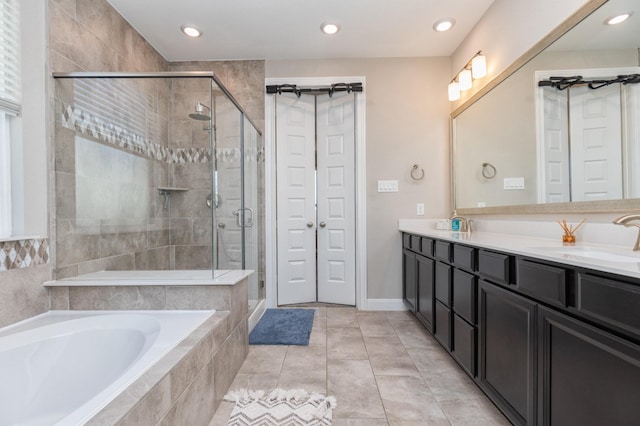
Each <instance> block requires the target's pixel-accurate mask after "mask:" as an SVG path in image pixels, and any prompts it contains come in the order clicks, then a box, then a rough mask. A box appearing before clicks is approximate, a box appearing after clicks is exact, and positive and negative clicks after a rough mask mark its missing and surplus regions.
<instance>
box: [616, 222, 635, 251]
mask: <svg viewBox="0 0 640 426" xmlns="http://www.w3.org/2000/svg"><path fill="white" fill-rule="evenodd" d="M635 220H637V221H640V214H628V215H625V216H620V217H619V218H617V219H615V220H614V221H613V223H614V224H616V225H624V226H627V227H629V226H635V227H637V228H638V239H637V240H636V245H634V246H633V250H634V251H638V250H640V223H632V222H633V221H635Z"/></svg>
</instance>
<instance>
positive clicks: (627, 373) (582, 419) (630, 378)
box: [538, 307, 640, 425]
mask: <svg viewBox="0 0 640 426" xmlns="http://www.w3.org/2000/svg"><path fill="white" fill-rule="evenodd" d="M538 314H539V320H538V321H539V322H538V324H539V330H538V335H539V343H538V344H539V357H540V358H539V360H540V361H539V363H540V388H539V389H540V399H539V401H540V407H539V413H540V419H541V423H542V424H545V425H632V424H638V422H639V421H640V420H639V419H640V402H639V399H638V392H639V391H640V346H638V345H635V344H632V343H630V342H627V341H625V340H623V339H620V338H618V337H616V336H614V335H612V334H610V333H607V332H604V331H602V330H599V329H597V328H595V327H591V326H589V325H587V324H585V323H583V322H581V321H578V320H576V319H573V318H570V317H568V316H566V315H562V314H560V313H557V312H553V311H551V310H549V309H546V308H543V307H540V308H539V311H538Z"/></svg>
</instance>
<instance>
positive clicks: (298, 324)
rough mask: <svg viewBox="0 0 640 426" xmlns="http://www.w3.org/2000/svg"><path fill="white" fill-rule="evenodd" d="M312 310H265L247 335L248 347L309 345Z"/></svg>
mask: <svg viewBox="0 0 640 426" xmlns="http://www.w3.org/2000/svg"><path fill="white" fill-rule="evenodd" d="M314 312H315V311H314V310H313V309H267V310H266V312H265V313H264V315H263V316H262V318H260V321H258V324H256V326H255V327H254V329H253V331H251V334H249V344H250V345H297V346H307V345H309V336H310V335H311V327H312V326H313V314H314Z"/></svg>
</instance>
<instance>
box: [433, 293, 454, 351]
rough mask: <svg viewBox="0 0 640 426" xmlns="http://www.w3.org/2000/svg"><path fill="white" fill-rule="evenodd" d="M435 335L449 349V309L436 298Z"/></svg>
mask: <svg viewBox="0 0 640 426" xmlns="http://www.w3.org/2000/svg"><path fill="white" fill-rule="evenodd" d="M433 337H435V338H436V339H437V340H438V341H439V342H440V344H441V345H442V346H444V347H445V348H446V349H447V350H448V351H451V309H449V308H447V307H446V306H444V305H443V304H442V303H440V302H439V301H437V300H436V324H435V333H433Z"/></svg>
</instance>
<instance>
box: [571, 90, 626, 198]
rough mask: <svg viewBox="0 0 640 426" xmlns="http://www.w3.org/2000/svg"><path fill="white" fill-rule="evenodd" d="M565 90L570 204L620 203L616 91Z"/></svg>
mask: <svg viewBox="0 0 640 426" xmlns="http://www.w3.org/2000/svg"><path fill="white" fill-rule="evenodd" d="M569 90H570V93H569V99H570V101H569V111H571V113H570V118H569V121H570V123H571V124H570V134H571V165H572V168H571V185H572V188H571V201H593V200H611V199H620V198H622V172H621V168H620V164H622V147H621V144H620V140H621V124H620V120H621V118H620V87H619V85H617V84H615V85H611V86H607V87H603V88H600V89H597V90H592V89H589V88H587V87H573V88H571V89H569Z"/></svg>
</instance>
